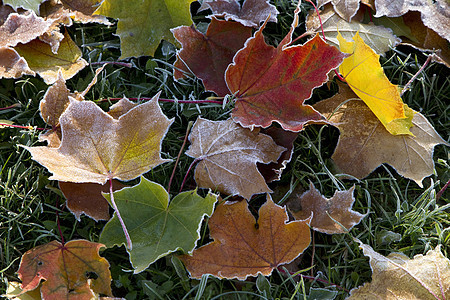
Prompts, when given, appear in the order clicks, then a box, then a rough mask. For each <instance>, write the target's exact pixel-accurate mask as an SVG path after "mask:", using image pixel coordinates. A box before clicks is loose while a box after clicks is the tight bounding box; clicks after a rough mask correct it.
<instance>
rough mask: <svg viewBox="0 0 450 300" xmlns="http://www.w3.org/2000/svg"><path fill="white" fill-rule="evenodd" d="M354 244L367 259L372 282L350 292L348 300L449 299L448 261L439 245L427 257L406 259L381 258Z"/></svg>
mask: <svg viewBox="0 0 450 300" xmlns="http://www.w3.org/2000/svg"><path fill="white" fill-rule="evenodd" d="M357 241H358V243H359V247H360V248H361V249H362V250H363V252H364V255H366V256H368V257H369V258H370V267H371V269H372V282H370V283H365V284H364V285H363V286H361V287H359V288H355V289H352V290H351V291H350V297H348V298H347V299H349V300H356V299H364V300H371V299H387V300H390V299H392V300H393V299H396V300H419V299H420V300H425V299H430V300H431V299H433V300H435V299H448V298H449V297H450V282H449V280H448V278H449V277H450V261H449V260H448V258H446V257H445V256H444V255H443V254H442V252H441V245H438V246H437V247H436V248H435V249H434V250H429V251H428V252H427V253H426V255H421V254H419V255H416V256H414V258H413V259H409V257H408V256H406V255H404V254H402V253H391V254H389V255H388V256H387V257H386V256H383V255H381V254H379V253H377V252H375V251H374V250H373V249H372V247H370V246H369V245H365V244H363V243H362V242H361V241H359V240H357Z"/></svg>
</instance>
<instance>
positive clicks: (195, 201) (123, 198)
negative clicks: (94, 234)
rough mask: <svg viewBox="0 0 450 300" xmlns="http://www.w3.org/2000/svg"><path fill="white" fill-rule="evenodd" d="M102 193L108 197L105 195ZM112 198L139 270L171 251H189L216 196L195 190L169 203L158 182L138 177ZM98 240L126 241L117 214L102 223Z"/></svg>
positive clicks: (107, 241) (134, 265) (167, 196)
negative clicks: (138, 181) (102, 226)
mask: <svg viewBox="0 0 450 300" xmlns="http://www.w3.org/2000/svg"><path fill="white" fill-rule="evenodd" d="M103 196H104V197H105V198H106V199H107V200H108V201H110V200H111V198H110V195H109V194H103ZM114 200H115V201H116V203H117V207H118V209H119V211H120V214H121V216H122V218H123V220H124V222H125V224H126V226H127V228H128V232H129V234H130V237H131V241H132V242H133V248H132V250H129V249H127V251H128V253H129V255H130V261H131V263H132V265H133V267H134V268H135V270H134V272H135V273H139V272H142V271H143V270H145V269H146V268H147V267H148V266H149V265H150V264H151V263H153V262H154V261H156V260H157V259H158V258H161V257H163V256H165V255H167V254H169V253H171V252H174V251H177V250H183V251H184V252H185V253H190V252H192V250H193V249H194V247H195V243H196V241H197V240H198V239H199V238H200V234H199V230H200V225H201V222H202V220H203V216H205V215H208V216H210V215H211V214H212V212H213V209H214V203H215V202H216V200H217V196H216V195H214V194H211V193H210V194H208V195H207V196H206V197H205V198H202V197H200V196H199V195H197V193H196V191H187V192H184V193H181V194H179V195H177V196H176V197H175V198H173V199H172V201H170V204H169V195H168V193H167V192H166V190H165V189H164V188H163V187H162V186H161V185H160V184H158V183H155V182H151V181H149V180H147V179H145V178H144V177H141V182H140V183H139V184H138V185H136V186H133V187H129V188H124V189H121V190H120V191H117V192H114ZM100 240H101V241H102V243H104V244H105V245H107V247H112V246H114V245H122V244H124V245H125V244H126V240H125V235H124V234H123V231H122V227H121V225H120V223H119V219H118V218H117V215H114V217H113V218H112V219H111V220H110V221H109V222H108V223H107V224H106V225H105V227H104V229H103V232H102V234H101V236H100Z"/></svg>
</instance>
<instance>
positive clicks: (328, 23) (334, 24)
mask: <svg viewBox="0 0 450 300" xmlns="http://www.w3.org/2000/svg"><path fill="white" fill-rule="evenodd" d="M320 19H321V20H322V25H323V31H324V33H325V37H326V41H327V43H328V44H330V45H333V46H336V47H339V41H338V39H337V35H338V33H341V35H342V37H343V38H344V39H347V40H349V39H351V38H352V37H353V36H354V35H355V34H356V33H357V32H359V35H360V37H361V38H362V39H363V40H364V42H365V43H366V45H367V46H369V47H370V48H372V49H373V50H374V51H375V52H376V53H377V54H379V55H384V53H385V52H387V51H389V50H390V49H391V48H393V47H395V46H396V45H397V44H398V43H400V42H401V39H400V38H398V37H396V36H395V35H394V34H393V32H392V30H391V29H390V28H385V27H383V26H377V25H374V24H372V23H371V24H363V23H360V22H358V21H356V20H353V21H351V22H347V21H346V20H344V19H342V18H341V17H339V15H338V14H337V13H336V12H335V11H334V10H333V8H332V6H331V5H328V4H327V5H325V7H324V9H323V10H322V11H321V12H320ZM306 30H307V31H308V32H312V33H317V32H322V31H321V26H320V21H319V17H318V15H317V13H316V12H315V11H314V10H312V11H310V13H309V15H308V17H307V21H306Z"/></svg>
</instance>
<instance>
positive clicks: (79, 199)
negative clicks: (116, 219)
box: [58, 180, 125, 221]
mask: <svg viewBox="0 0 450 300" xmlns="http://www.w3.org/2000/svg"><path fill="white" fill-rule="evenodd" d="M58 185H59V188H60V190H61V191H62V192H63V194H64V197H66V199H67V203H66V206H67V208H68V209H69V210H70V212H71V213H72V214H73V215H74V216H75V218H76V219H77V220H78V221H80V220H81V218H80V217H81V215H82V214H85V215H86V216H88V217H90V218H92V219H94V220H95V221H99V220H109V218H110V216H109V204H108V201H106V199H105V198H104V197H103V196H102V192H104V193H109V183H106V184H104V185H101V184H97V183H73V182H63V181H60V182H59V183H58ZM124 187H125V185H123V184H121V183H120V182H119V181H117V180H113V191H116V190H120V189H122V188H124Z"/></svg>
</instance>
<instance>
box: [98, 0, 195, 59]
mask: <svg viewBox="0 0 450 300" xmlns="http://www.w3.org/2000/svg"><path fill="white" fill-rule="evenodd" d="M193 1H194V0H143V1H141V0H130V1H119V0H105V1H103V2H102V4H101V5H100V7H99V8H98V9H97V10H96V11H95V14H99V15H104V16H107V17H110V18H115V19H118V20H119V22H118V24H117V35H118V36H119V37H120V48H121V51H122V55H121V56H120V59H124V58H127V57H132V56H135V57H138V56H143V55H151V56H153V54H154V53H155V51H156V48H158V45H159V43H160V42H161V40H163V39H164V40H166V41H168V42H171V43H175V42H176V41H175V38H174V37H173V35H172V33H171V32H170V29H171V28H175V27H178V26H181V25H191V24H192V20H191V14H190V11H189V7H190V4H191V2H193Z"/></svg>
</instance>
